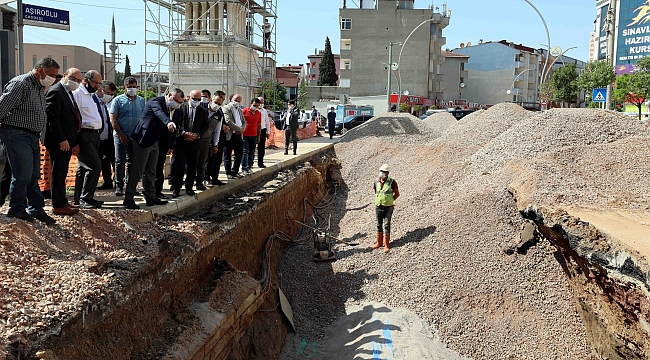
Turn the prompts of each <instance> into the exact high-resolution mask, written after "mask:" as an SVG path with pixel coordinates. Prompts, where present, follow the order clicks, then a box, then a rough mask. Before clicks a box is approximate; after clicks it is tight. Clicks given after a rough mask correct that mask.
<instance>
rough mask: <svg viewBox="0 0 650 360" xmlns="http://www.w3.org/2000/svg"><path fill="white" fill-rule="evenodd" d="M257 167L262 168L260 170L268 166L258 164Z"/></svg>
mask: <svg viewBox="0 0 650 360" xmlns="http://www.w3.org/2000/svg"><path fill="white" fill-rule="evenodd" d="M257 167H258V168H260V169H264V168H265V167H266V165H264V164H257Z"/></svg>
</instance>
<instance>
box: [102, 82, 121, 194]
mask: <svg viewBox="0 0 650 360" xmlns="http://www.w3.org/2000/svg"><path fill="white" fill-rule="evenodd" d="M116 91H117V86H115V84H114V83H113V82H112V81H108V80H104V81H102V85H101V86H100V87H99V90H97V98H98V99H99V100H100V101H101V105H102V106H101V109H102V112H103V114H104V116H103V117H102V119H103V120H104V130H103V131H102V133H101V134H99V158H100V159H101V161H102V178H103V179H104V183H103V184H102V186H99V187H97V190H109V189H113V177H112V171H111V170H112V169H113V165H114V164H115V142H114V141H113V127H112V126H111V118H110V113H109V112H108V109H109V107H110V104H111V101H112V100H113V97H114V96H115V92H116Z"/></svg>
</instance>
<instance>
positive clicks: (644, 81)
mask: <svg viewBox="0 0 650 360" xmlns="http://www.w3.org/2000/svg"><path fill="white" fill-rule="evenodd" d="M612 96H613V97H614V99H616V100H617V101H624V102H628V103H631V104H634V105H636V107H637V109H639V120H641V107H642V106H643V104H644V103H645V101H646V99H647V98H648V97H650V72H648V71H647V70H642V69H639V70H638V71H636V72H635V73H633V74H623V75H621V76H620V77H619V78H618V79H616V87H615V89H614V93H613V94H612Z"/></svg>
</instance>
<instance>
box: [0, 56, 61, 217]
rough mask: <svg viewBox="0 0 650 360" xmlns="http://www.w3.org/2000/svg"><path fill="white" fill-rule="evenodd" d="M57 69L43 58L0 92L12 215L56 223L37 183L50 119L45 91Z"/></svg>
mask: <svg viewBox="0 0 650 360" xmlns="http://www.w3.org/2000/svg"><path fill="white" fill-rule="evenodd" d="M58 73H59V64H57V62H56V61H54V59H52V58H49V57H47V58H43V59H41V60H39V61H38V62H37V63H36V64H35V65H34V69H33V70H32V71H30V72H28V73H27V74H24V75H19V76H16V77H15V78H13V79H11V80H9V82H8V83H7V85H6V86H5V88H4V91H3V93H2V94H0V124H1V125H0V142H1V143H2V148H3V150H4V151H5V153H6V156H7V160H8V161H9V166H10V167H11V169H12V170H13V171H12V172H13V177H12V179H11V187H10V193H9V196H10V198H11V200H10V202H9V211H7V216H9V217H15V218H18V219H22V220H25V221H29V222H33V221H34V219H38V220H40V221H42V222H44V223H46V224H54V223H56V220H54V219H53V218H52V217H50V216H49V215H47V214H46V213H45V210H43V207H44V206H45V200H44V199H43V194H42V193H41V189H40V188H39V186H38V179H39V178H40V177H41V150H40V146H39V143H38V142H39V138H40V133H41V131H43V129H44V128H45V123H46V121H47V115H46V113H45V92H46V91H47V89H48V88H49V87H50V86H52V84H54V81H55V77H56V75H57V74H58ZM26 208H28V210H29V213H28V212H27V211H26Z"/></svg>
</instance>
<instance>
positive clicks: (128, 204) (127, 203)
mask: <svg viewBox="0 0 650 360" xmlns="http://www.w3.org/2000/svg"><path fill="white" fill-rule="evenodd" d="M122 205H124V207H126V208H127V209H131V210H138V209H139V208H140V206H138V204H136V203H135V201H133V200H124V201H123V202H122ZM147 205H149V204H148V203H147Z"/></svg>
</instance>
